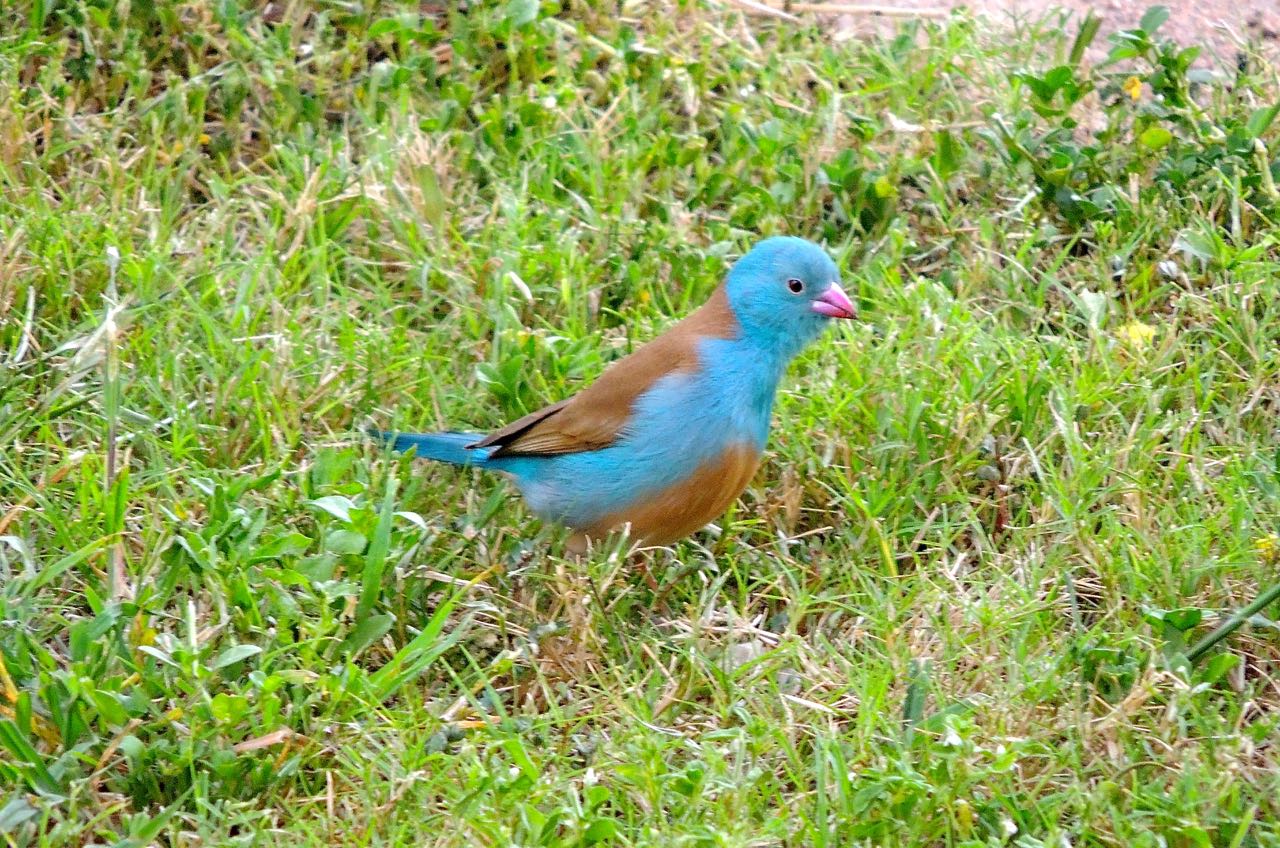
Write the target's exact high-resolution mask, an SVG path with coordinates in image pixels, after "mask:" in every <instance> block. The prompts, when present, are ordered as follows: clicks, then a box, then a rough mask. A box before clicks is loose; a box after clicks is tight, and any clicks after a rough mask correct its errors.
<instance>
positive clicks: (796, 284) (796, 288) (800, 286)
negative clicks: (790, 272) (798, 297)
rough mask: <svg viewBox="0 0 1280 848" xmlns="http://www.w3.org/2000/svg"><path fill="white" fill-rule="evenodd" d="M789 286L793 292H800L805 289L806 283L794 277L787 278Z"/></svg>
mask: <svg viewBox="0 0 1280 848" xmlns="http://www.w3.org/2000/svg"><path fill="white" fill-rule="evenodd" d="M787 288H789V289H791V293H792V294H800V292H802V291H804V283H802V282H801V281H800V280H797V279H796V278H795V277H792V278H791V279H789V280H787Z"/></svg>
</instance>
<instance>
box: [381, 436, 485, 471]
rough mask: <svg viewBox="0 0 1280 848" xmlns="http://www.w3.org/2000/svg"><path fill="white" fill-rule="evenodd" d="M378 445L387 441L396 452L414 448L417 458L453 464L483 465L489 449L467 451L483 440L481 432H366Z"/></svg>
mask: <svg viewBox="0 0 1280 848" xmlns="http://www.w3.org/2000/svg"><path fill="white" fill-rule="evenodd" d="M365 432H367V433H368V434H369V435H370V436H372V437H373V438H375V439H377V440H378V441H380V442H386V443H388V444H390V445H391V447H392V448H393V449H395V450H398V451H406V450H408V449H409V448H416V449H417V451H418V456H419V457H421V458H423V459H434V460H436V461H437V462H448V463H451V464H453V465H479V466H483V465H484V464H485V462H486V461H487V460H488V458H489V451H488V450H467V445H474V444H475V443H476V442H478V441H480V440H481V439H483V438H484V435H483V434H480V433H393V432H391V431H389V430H373V429H370V430H366V431H365Z"/></svg>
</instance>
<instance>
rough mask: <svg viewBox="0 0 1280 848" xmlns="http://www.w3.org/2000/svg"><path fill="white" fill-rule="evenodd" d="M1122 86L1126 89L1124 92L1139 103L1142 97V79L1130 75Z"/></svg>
mask: <svg viewBox="0 0 1280 848" xmlns="http://www.w3.org/2000/svg"><path fill="white" fill-rule="evenodd" d="M1121 88H1123V89H1124V93H1125V94H1127V95H1129V97H1130V99H1132V100H1133V102H1134V103H1137V102H1138V100H1139V99H1140V98H1141V97H1142V80H1140V79H1139V78H1137V77H1129V78H1128V79H1127V80H1125V81H1124V85H1122V86H1121Z"/></svg>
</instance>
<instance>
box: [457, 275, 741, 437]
mask: <svg viewBox="0 0 1280 848" xmlns="http://www.w3.org/2000/svg"><path fill="white" fill-rule="evenodd" d="M737 333H738V322H737V319H735V318H734V316H733V310H732V309H731V308H730V306H729V298H728V297H727V295H726V294H725V291H724V287H723V286H721V287H720V288H718V289H716V291H715V293H714V294H712V296H711V299H710V300H708V301H707V302H706V303H705V304H703V305H702V306H701V307H700V308H699V309H697V310H696V311H695V312H693V313H692V314H690V315H689V316H688V317H687V318H685V319H684V320H683V321H680V322H679V323H678V324H676V325H675V326H674V327H672V328H671V329H670V330H668V331H667V332H666V333H663V334H662V335H661V336H658V338H656V339H654V340H653V341H651V342H649V343H648V344H646V345H644V346H643V347H641V348H639V349H638V350H636V351H635V352H634V353H632V354H630V355H628V356H624V357H623V358H622V359H619V360H618V361H617V362H615V363H613V364H612V365H610V366H609V367H608V368H606V369H605V371H604V373H603V374H601V375H600V377H599V379H597V380H596V381H595V382H594V383H592V384H591V385H590V386H587V387H586V388H585V389H583V390H582V391H581V392H579V393H578V394H576V395H574V396H573V397H571V398H568V399H566V400H562V401H560V402H559V403H553V404H551V405H550V406H546V407H543V408H542V409H539V410H538V411H537V412H531V413H530V414H528V415H526V416H524V417H523V418H521V419H519V420H518V421H513V422H511V423H510V424H508V425H507V426H505V427H503V428H502V429H501V430H498V431H496V432H494V433H491V434H490V435H489V436H487V437H485V438H484V439H482V440H481V441H479V442H476V444H475V445H473V447H477V448H489V447H497V448H498V449H497V450H496V451H494V452H493V456H494V457H501V456H550V455H555V454H562V453H578V452H580V451H591V450H599V449H600V448H604V447H608V446H609V445H611V444H613V442H614V441H616V440H617V438H618V436H619V435H620V434H621V433H622V431H623V429H624V428H625V427H626V424H627V421H628V420H629V419H630V418H631V407H632V405H633V404H634V403H635V400H636V398H638V397H639V396H640V395H641V394H643V393H644V391H645V390H646V389H648V388H649V387H650V386H652V385H653V384H654V383H656V382H657V381H658V380H660V379H661V378H663V377H665V376H666V375H668V374H672V373H676V372H679V371H686V372H687V371H692V370H694V369H695V368H696V367H697V365H698V348H697V343H698V340H699V339H703V338H708V337H714V338H722V339H728V338H734V337H735V336H737Z"/></svg>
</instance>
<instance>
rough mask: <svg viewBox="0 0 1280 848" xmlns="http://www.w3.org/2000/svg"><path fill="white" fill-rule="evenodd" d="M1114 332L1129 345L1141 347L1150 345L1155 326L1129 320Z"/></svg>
mask: <svg viewBox="0 0 1280 848" xmlns="http://www.w3.org/2000/svg"><path fill="white" fill-rule="evenodd" d="M1116 334H1117V335H1118V336H1120V339H1121V341H1123V342H1124V343H1125V344H1127V345H1129V346H1130V347H1133V348H1138V349H1142V348H1147V347H1150V346H1151V342H1152V340H1154V339H1155V337H1156V328H1155V327H1152V326H1151V325H1150V324H1144V323H1142V322H1141V321H1130V322H1129V323H1128V324H1125V325H1124V326H1123V327H1121V328H1120V329H1119V330H1117V331H1116Z"/></svg>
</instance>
